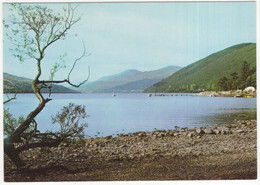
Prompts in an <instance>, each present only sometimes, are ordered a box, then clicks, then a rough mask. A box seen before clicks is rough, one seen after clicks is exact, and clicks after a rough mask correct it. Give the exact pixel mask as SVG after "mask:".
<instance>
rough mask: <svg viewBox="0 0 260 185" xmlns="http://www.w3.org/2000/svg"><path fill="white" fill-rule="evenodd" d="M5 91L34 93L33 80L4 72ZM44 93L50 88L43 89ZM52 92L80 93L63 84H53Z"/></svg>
mask: <svg viewBox="0 0 260 185" xmlns="http://www.w3.org/2000/svg"><path fill="white" fill-rule="evenodd" d="M3 79H4V93H33V89H32V80H31V79H28V78H22V77H18V76H15V75H10V74H8V73H4V77H3ZM42 92H43V93H48V92H49V90H48V89H43V90H42ZM52 93H78V91H75V90H72V89H69V88H66V87H64V86H61V85H52Z"/></svg>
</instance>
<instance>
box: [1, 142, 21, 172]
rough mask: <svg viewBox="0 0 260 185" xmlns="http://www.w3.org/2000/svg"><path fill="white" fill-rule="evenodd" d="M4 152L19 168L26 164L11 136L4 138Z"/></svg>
mask: <svg viewBox="0 0 260 185" xmlns="http://www.w3.org/2000/svg"><path fill="white" fill-rule="evenodd" d="M4 153H5V154H6V155H7V156H8V157H9V158H10V159H11V161H12V162H13V163H14V165H15V166H16V167H17V168H21V167H23V166H25V163H24V162H23V161H22V160H21V159H20V157H19V152H18V151H17V150H16V149H15V147H14V144H13V143H12V141H10V139H9V138H6V139H4Z"/></svg>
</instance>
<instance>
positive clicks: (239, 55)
mask: <svg viewBox="0 0 260 185" xmlns="http://www.w3.org/2000/svg"><path fill="white" fill-rule="evenodd" d="M244 61H247V63H248V64H249V66H250V67H253V66H254V65H256V44H255V43H246V44H239V45H235V46H232V47H230V48H227V49H224V50H222V51H220V52H217V53H214V54H212V55H210V56H208V57H206V58H204V59H201V60H199V61H197V62H195V63H193V64H191V65H189V66H187V67H185V68H183V69H181V70H179V71H178V72H176V73H174V74H173V75H171V76H170V77H168V78H166V79H164V80H162V81H160V82H158V83H156V84H154V85H153V86H151V87H149V88H148V89H146V90H145V91H144V92H198V91H201V90H202V89H205V90H217V81H218V80H219V78H221V77H223V76H228V75H230V74H231V73H233V72H237V73H240V71H241V66H242V63H243V62H244Z"/></svg>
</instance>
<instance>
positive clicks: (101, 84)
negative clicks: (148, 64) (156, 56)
mask: <svg viewBox="0 0 260 185" xmlns="http://www.w3.org/2000/svg"><path fill="white" fill-rule="evenodd" d="M179 69H181V67H179V66H168V67H165V68H162V69H158V70H155V71H145V72H141V71H138V70H135V69H130V70H126V71H124V72H122V73H118V74H115V75H111V76H107V77H102V78H100V79H99V80H97V81H95V82H88V83H86V85H84V86H82V87H80V88H79V90H80V91H81V92H86V93H120V92H121V93H127V92H142V91H143V90H144V89H146V88H148V87H149V86H151V85H152V84H154V83H157V82H159V81H160V80H162V79H164V78H166V77H168V76H170V75H172V74H173V73H175V72H176V71H178V70H179Z"/></svg>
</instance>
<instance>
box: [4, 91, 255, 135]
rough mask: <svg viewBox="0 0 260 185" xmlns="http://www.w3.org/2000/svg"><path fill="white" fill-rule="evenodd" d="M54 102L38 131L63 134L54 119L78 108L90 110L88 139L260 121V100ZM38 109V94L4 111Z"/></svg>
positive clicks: (189, 97) (88, 97)
mask: <svg viewBox="0 0 260 185" xmlns="http://www.w3.org/2000/svg"><path fill="white" fill-rule="evenodd" d="M9 96H11V95H9ZM45 96H48V94H45ZM51 98H52V99H53V100H52V101H50V102H49V103H48V104H47V105H46V107H45V108H44V109H43V111H42V112H41V114H39V115H38V116H37V118H36V120H37V122H38V129H39V130H41V131H45V130H53V131H54V130H56V129H58V125H52V124H51V116H52V115H55V114H56V113H57V112H58V111H59V110H60V109H61V108H62V107H63V106H66V105H68V104H69V103H75V104H81V105H85V106H86V112H87V115H88V117H87V119H86V122H87V123H88V127H87V128H86V129H85V134H86V137H100V136H108V135H113V136H116V135H117V134H119V133H133V132H138V131H153V130H155V129H159V130H168V129H174V127H175V126H178V127H188V128H192V127H201V126H205V127H207V126H211V125H216V124H219V125H222V124H226V123H230V122H232V121H233V120H234V119H237V120H240V119H256V98H233V97H228V98H227V97H200V96H197V95H196V94H166V96H154V94H153V95H152V96H151V97H149V96H148V94H145V93H137V94H134V93H129V94H127V93H122V94H109V93H105V94H101V93H98V94H95V93H93V94H83V93H81V94H52V95H51ZM37 104H38V100H37V98H36V97H35V95H34V94H18V95H17V99H16V100H14V101H11V102H9V103H7V104H6V105H5V106H4V107H5V108H8V109H9V111H10V112H11V113H12V114H13V116H14V117H16V118H18V116H20V115H24V116H26V115H27V114H28V113H30V112H31V111H32V110H33V109H34V108H35V107H36V106H37Z"/></svg>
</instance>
